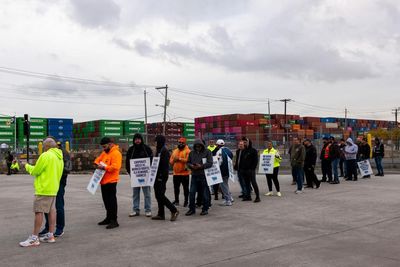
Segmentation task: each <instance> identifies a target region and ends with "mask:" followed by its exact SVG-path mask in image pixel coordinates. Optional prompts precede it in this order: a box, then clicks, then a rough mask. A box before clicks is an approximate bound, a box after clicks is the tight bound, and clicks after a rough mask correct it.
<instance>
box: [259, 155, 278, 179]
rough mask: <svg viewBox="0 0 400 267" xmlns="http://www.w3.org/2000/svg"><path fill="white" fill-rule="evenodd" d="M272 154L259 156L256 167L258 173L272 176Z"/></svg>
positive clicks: (273, 161)
mask: <svg viewBox="0 0 400 267" xmlns="http://www.w3.org/2000/svg"><path fill="white" fill-rule="evenodd" d="M274 163H275V155H274V154H261V155H260V163H259V165H258V173H264V174H273V173H274Z"/></svg>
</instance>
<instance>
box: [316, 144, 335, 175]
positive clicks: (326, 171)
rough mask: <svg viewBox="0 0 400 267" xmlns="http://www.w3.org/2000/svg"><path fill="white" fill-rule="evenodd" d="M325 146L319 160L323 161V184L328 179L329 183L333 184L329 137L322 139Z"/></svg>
mask: <svg viewBox="0 0 400 267" xmlns="http://www.w3.org/2000/svg"><path fill="white" fill-rule="evenodd" d="M322 141H323V143H324V145H323V146H322V149H321V154H320V156H319V159H320V160H321V169H322V180H321V182H326V179H327V178H328V183H330V182H332V166H331V159H330V153H329V150H330V147H331V143H330V142H329V139H328V137H324V138H322Z"/></svg>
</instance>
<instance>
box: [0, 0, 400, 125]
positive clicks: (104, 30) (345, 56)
mask: <svg viewBox="0 0 400 267" xmlns="http://www.w3.org/2000/svg"><path fill="white" fill-rule="evenodd" d="M1 4H2V7H1V9H0V33H1V35H0V38H1V42H0V90H1V105H0V114H10V115H13V114H17V115H18V116H20V115H22V114H24V113H29V114H31V116H36V117H70V118H74V119H75V120H76V121H86V120H93V119H133V118H134V119H136V118H143V117H144V93H143V92H144V90H145V89H146V91H147V93H148V94H147V104H148V115H149V116H150V117H149V121H161V120H162V115H161V113H162V112H163V109H162V107H160V106H156V105H163V104H164V100H163V99H164V96H163V93H164V91H163V90H159V91H158V90H156V89H155V87H156V86H164V85H166V84H168V87H169V90H168V98H169V99H170V105H169V107H168V117H167V120H173V121H185V120H190V119H193V118H194V117H200V116H207V115H214V114H228V113H253V112H257V113H258V112H260V113H266V112H267V110H268V109H267V107H268V106H267V102H268V99H270V101H271V106H270V107H271V113H283V103H282V102H279V101H278V100H280V99H284V98H288V99H292V100H293V101H292V102H290V103H288V113H292V114H300V115H303V116H307V115H309V116H313V115H314V116H340V117H343V116H344V109H345V107H347V109H348V110H349V117H357V118H371V119H390V120H393V119H394V115H392V109H393V108H395V107H399V106H400V101H399V100H400V94H399V93H398V92H399V89H398V87H399V85H400V75H399V74H400V72H399V70H400V65H399V63H400V2H399V1H397V0H369V1H365V0H353V1H343V0H336V1H334V0H295V1H294V0H281V1H274V0H254V1H252V0H218V1H214V0H201V1H200V0H198V1H197V0H193V1H187V0H169V1H160V0H157V1H156V0H146V1H139V0H2V1H1Z"/></svg>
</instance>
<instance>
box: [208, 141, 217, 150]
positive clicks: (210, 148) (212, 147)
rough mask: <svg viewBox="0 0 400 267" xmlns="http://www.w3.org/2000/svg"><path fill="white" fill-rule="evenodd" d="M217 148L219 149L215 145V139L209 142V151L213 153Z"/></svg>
mask: <svg viewBox="0 0 400 267" xmlns="http://www.w3.org/2000/svg"><path fill="white" fill-rule="evenodd" d="M216 148H217V146H216V145H215V140H214V139H210V140H208V146H207V149H208V150H210V151H211V152H213V151H214V149H216Z"/></svg>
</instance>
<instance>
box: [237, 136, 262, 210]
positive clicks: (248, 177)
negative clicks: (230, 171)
mask: <svg viewBox="0 0 400 267" xmlns="http://www.w3.org/2000/svg"><path fill="white" fill-rule="evenodd" d="M242 141H243V145H244V149H243V151H242V153H241V159H240V164H239V166H238V173H240V175H241V176H242V177H243V179H244V182H245V184H246V194H245V196H244V197H243V199H242V200H243V201H252V198H251V189H250V188H251V187H250V185H251V186H252V187H253V189H254V193H255V194H256V198H255V199H254V203H257V202H260V201H261V199H260V191H259V189H258V184H257V180H256V168H257V164H258V152H257V150H256V149H255V148H253V145H252V142H251V140H250V139H248V138H247V137H245V136H244V137H242Z"/></svg>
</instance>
